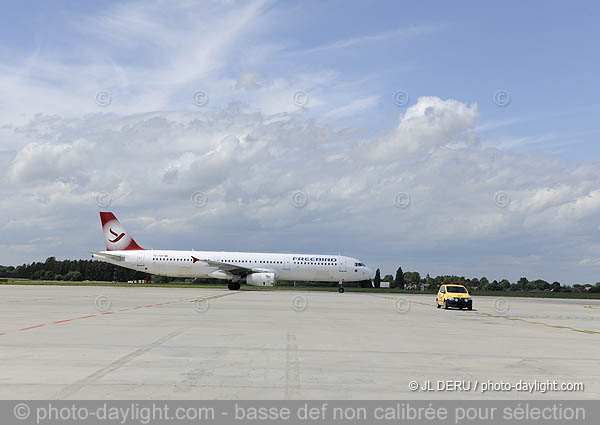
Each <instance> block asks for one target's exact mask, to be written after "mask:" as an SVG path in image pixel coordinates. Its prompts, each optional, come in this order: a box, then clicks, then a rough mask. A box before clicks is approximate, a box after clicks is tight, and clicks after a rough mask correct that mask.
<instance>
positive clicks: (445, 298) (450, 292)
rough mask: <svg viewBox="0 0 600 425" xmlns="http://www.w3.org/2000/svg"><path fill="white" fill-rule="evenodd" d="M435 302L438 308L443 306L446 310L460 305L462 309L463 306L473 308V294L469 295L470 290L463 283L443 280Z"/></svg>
mask: <svg viewBox="0 0 600 425" xmlns="http://www.w3.org/2000/svg"><path fill="white" fill-rule="evenodd" d="M435 303H436V305H437V308H440V307H442V306H443V307H444V308H445V309H446V310H447V309H448V308H450V307H458V308H460V309H461V310H462V309H463V308H466V309H468V310H472V309H473V300H472V299H471V295H469V291H468V290H467V288H465V287H464V285H463V284H462V283H455V282H448V283H446V282H442V286H440V290H439V291H438V293H437V298H436V299H435Z"/></svg>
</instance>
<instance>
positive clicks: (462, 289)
mask: <svg viewBox="0 0 600 425" xmlns="http://www.w3.org/2000/svg"><path fill="white" fill-rule="evenodd" d="M446 290H447V291H448V292H452V293H454V294H466V293H467V290H466V289H465V287H464V286H446Z"/></svg>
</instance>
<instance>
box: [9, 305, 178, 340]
mask: <svg viewBox="0 0 600 425" xmlns="http://www.w3.org/2000/svg"><path fill="white" fill-rule="evenodd" d="M54 299H57V298H54ZM47 300H48V299H35V300H34V301H47ZM181 301H186V299H185V298H181V299H178V300H173V301H166V302H164V303H158V304H151V305H145V306H139V307H130V308H122V309H120V310H119V311H129V310H138V309H140V308H144V307H156V306H159V305H166V304H173V303H178V302H181ZM107 314H114V312H113V311H107V312H106V313H102V315H107ZM97 316H98V315H97V314H90V315H87V316H81V317H74V318H72V319H65V320H57V321H56V322H52V323H54V324H60V323H67V322H72V321H74V320H80V319H88V318H90V317H97ZM42 326H46V323H44V324H41V325H35V326H29V327H27V328H22V329H19V330H20V331H27V330H29V329H36V328H41V327H42ZM2 335H6V332H0V336H2Z"/></svg>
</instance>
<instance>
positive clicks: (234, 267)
mask: <svg viewBox="0 0 600 425" xmlns="http://www.w3.org/2000/svg"><path fill="white" fill-rule="evenodd" d="M192 260H193V261H194V263H195V262H196V261H202V262H203V263H206V264H208V265H209V266H211V267H215V268H217V269H219V270H221V271H224V272H226V273H231V274H234V275H238V276H246V275H249V274H251V273H257V272H263V271H269V270H265V269H255V268H252V267H245V266H240V265H238V264H229V263H223V262H221V261H213V260H208V259H206V258H196V257H194V256H192Z"/></svg>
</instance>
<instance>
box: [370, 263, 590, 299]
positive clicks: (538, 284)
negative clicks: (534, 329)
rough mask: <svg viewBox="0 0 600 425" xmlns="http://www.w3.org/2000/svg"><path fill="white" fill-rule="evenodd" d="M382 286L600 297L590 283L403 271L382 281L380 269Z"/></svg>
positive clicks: (377, 275) (377, 281)
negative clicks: (452, 285)
mask: <svg viewBox="0 0 600 425" xmlns="http://www.w3.org/2000/svg"><path fill="white" fill-rule="evenodd" d="M381 282H388V283H389V286H390V287H391V288H401V289H420V287H421V286H423V287H424V289H435V290H437V289H438V288H439V287H440V285H441V284H442V282H460V283H462V284H463V285H465V286H466V287H467V288H468V289H469V291H478V290H482V291H521V292H531V291H552V292H597V293H600V282H597V283H596V284H595V285H592V284H590V283H586V284H575V285H572V286H565V285H562V284H561V283H560V282H557V281H554V282H552V283H550V282H547V281H545V280H543V279H536V280H531V281H530V280H528V279H527V278H526V277H522V278H520V279H519V280H518V281H516V282H510V281H509V280H508V279H502V280H500V281H498V280H492V281H491V282H490V281H489V279H488V278H486V277H485V276H484V277H481V278H477V277H474V278H470V279H469V278H466V277H465V276H455V275H442V276H436V277H431V276H429V274H427V276H426V277H421V275H420V274H419V272H404V271H402V267H398V269H397V270H396V275H395V276H392V275H391V274H388V275H385V276H384V277H383V279H382V278H381V271H380V270H379V269H377V271H376V272H375V278H374V280H373V286H374V287H376V288H379V287H381Z"/></svg>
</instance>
